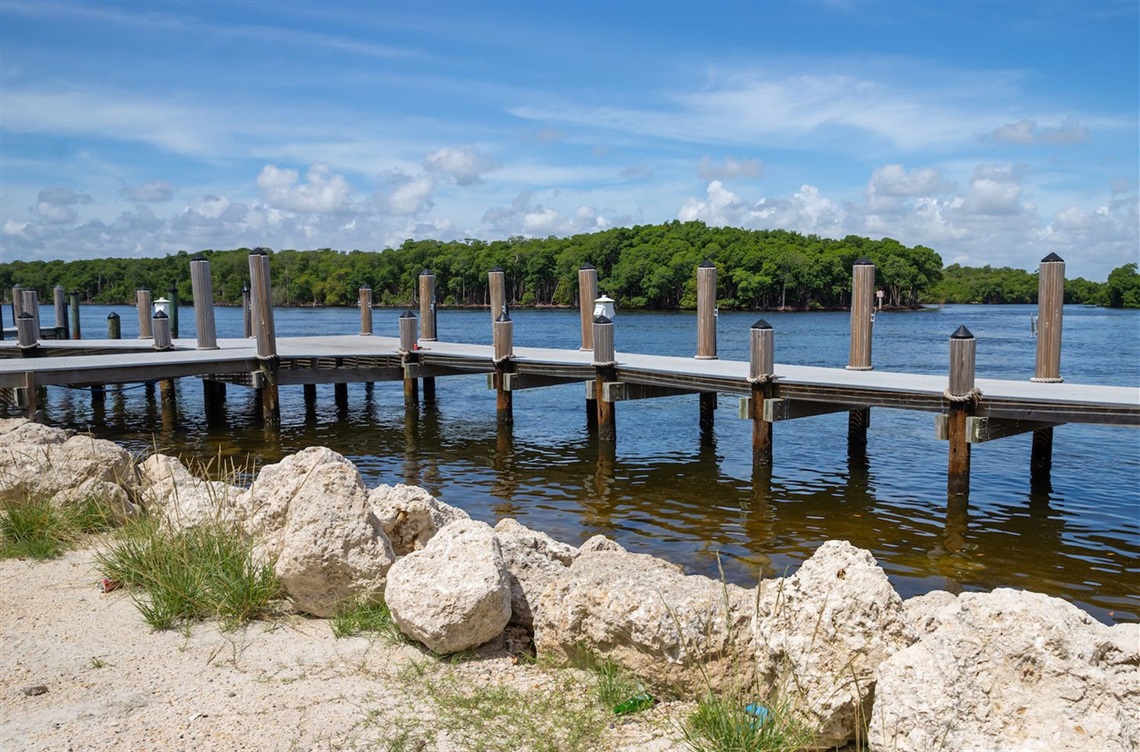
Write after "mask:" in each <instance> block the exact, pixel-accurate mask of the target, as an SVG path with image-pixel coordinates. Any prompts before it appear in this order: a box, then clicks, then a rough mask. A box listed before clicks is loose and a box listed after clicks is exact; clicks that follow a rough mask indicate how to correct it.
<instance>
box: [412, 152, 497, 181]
mask: <svg viewBox="0 0 1140 752" xmlns="http://www.w3.org/2000/svg"><path fill="white" fill-rule="evenodd" d="M493 166H494V165H493V164H492V162H491V160H490V159H489V158H487V157H486V156H484V155H482V154H480V153H479V151H478V150H477V149H475V148H473V147H470V146H463V147H460V148H451V147H444V148H442V149H439V150H438V151H434V152H432V153H431V154H428V155H427V156H426V157H424V168H425V169H427V171H428V172H430V173H432V174H434V175H439V176H446V177H449V178H451V179H452V180H454V181H455V183H456V185H473V184H475V183H478V182H480V181H481V180H482V177H481V173H483V172H486V171H487V170H489V169H491V168H492V167H493Z"/></svg>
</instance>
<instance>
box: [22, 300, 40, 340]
mask: <svg viewBox="0 0 1140 752" xmlns="http://www.w3.org/2000/svg"><path fill="white" fill-rule="evenodd" d="M20 295H21V296H22V297H23V299H24V302H23V304H22V306H21V310H22V311H23V312H24V313H26V314H28V315H30V316H31V317H32V329H33V331H35V333H36V334H35V339H36V341H37V342H39V340H40V336H41V333H40V298H39V294H38V293H37V292H36V291H35V290H21V291H20Z"/></svg>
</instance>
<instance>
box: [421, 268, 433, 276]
mask: <svg viewBox="0 0 1140 752" xmlns="http://www.w3.org/2000/svg"><path fill="white" fill-rule="evenodd" d="M420 276H421V277H434V276H435V275H434V274H432V273H431V269H424V270H423V271H422V272H420Z"/></svg>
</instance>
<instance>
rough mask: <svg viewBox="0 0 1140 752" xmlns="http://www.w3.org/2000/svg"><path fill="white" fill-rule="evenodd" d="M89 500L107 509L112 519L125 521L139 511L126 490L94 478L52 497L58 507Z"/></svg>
mask: <svg viewBox="0 0 1140 752" xmlns="http://www.w3.org/2000/svg"><path fill="white" fill-rule="evenodd" d="M89 500H90V501H95V502H97V503H98V504H99V505H100V506H102V507H103V508H104V509H106V511H107V513H108V514H109V516H110V518H111V519H116V520H120V521H121V520H125V519H127V518H128V517H133V516H134V515H135V514H136V513H137V511H138V508H137V507H136V506H135V505H134V503H133V502H132V501H131V498H130V496H128V495H127V491H126V489H125V488H123V487H122V486H120V485H118V484H117V483H109V482H107V481H105V480H95V479H94V478H88V479H87V480H85V481H83V482H82V483H80V484H79V485H78V486H75V487H74V488H65V489H64V490H62V491H60V492H59V493H57V494H56V495H55V496H53V497H51V503H52V504H53V505H55V506H57V507H68V506H73V505H78V504H82V503H84V502H86V501H89Z"/></svg>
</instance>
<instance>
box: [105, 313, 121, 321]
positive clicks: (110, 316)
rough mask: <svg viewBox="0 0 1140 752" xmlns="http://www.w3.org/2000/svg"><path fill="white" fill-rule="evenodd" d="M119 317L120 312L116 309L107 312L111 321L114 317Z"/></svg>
mask: <svg viewBox="0 0 1140 752" xmlns="http://www.w3.org/2000/svg"><path fill="white" fill-rule="evenodd" d="M117 318H119V314H117V313H115V312H114V311H111V312H110V313H108V314H107V320H108V321H110V320H112V319H117Z"/></svg>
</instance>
